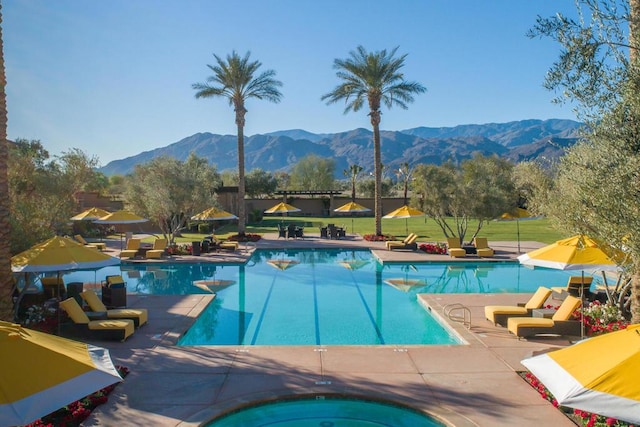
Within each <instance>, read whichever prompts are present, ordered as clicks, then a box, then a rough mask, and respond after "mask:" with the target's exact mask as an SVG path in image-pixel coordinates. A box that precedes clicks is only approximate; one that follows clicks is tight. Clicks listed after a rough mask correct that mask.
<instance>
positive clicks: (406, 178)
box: [396, 162, 413, 205]
mask: <svg viewBox="0 0 640 427" xmlns="http://www.w3.org/2000/svg"><path fill="white" fill-rule="evenodd" d="M412 175H413V167H410V166H409V163H407V162H404V163H402V164H401V165H400V167H399V168H398V170H397V171H396V176H397V177H398V181H400V180H402V190H403V192H402V194H403V196H404V204H405V205H406V204H407V201H408V199H407V193H408V191H409V183H410V182H411V180H412Z"/></svg>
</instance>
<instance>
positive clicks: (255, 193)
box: [245, 168, 278, 197]
mask: <svg viewBox="0 0 640 427" xmlns="http://www.w3.org/2000/svg"><path fill="white" fill-rule="evenodd" d="M245 184H246V187H247V194H248V195H249V196H250V197H262V196H268V195H270V194H273V193H274V192H275V191H276V188H277V186H278V181H276V178H275V177H274V176H273V175H272V174H271V173H270V172H267V171H264V170H262V169H260V168H255V169H254V170H252V171H251V172H249V173H248V174H247V176H246V183H245Z"/></svg>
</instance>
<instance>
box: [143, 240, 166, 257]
mask: <svg viewBox="0 0 640 427" xmlns="http://www.w3.org/2000/svg"><path fill="white" fill-rule="evenodd" d="M165 249H167V239H156V240H155V242H153V248H152V249H149V250H148V251H147V254H146V257H147V258H153V259H160V258H162V255H164V252H165Z"/></svg>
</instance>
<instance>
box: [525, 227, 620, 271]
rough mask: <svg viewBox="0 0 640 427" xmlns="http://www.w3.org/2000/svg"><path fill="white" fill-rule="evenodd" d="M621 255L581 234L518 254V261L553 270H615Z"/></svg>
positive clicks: (617, 268)
mask: <svg viewBox="0 0 640 427" xmlns="http://www.w3.org/2000/svg"><path fill="white" fill-rule="evenodd" d="M623 260H624V254H623V253H622V252H620V251H617V250H615V249H614V248H611V247H608V246H607V245H602V244H600V243H599V242H597V241H596V240H594V239H591V238H589V237H588V236H585V235H576V236H573V237H569V238H567V239H562V240H558V241H557V242H555V243H552V244H550V245H547V246H544V247H542V248H540V249H536V250H534V251H531V252H527V253H526V254H523V255H520V256H519V257H518V261H520V264H523V265H528V266H533V267H546V268H553V269H556V270H583V271H584V270H587V271H617V270H619V267H618V263H621V262H623Z"/></svg>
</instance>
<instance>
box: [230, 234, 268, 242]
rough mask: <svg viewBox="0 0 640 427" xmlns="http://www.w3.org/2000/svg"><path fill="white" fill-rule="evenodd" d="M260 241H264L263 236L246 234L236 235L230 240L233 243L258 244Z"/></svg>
mask: <svg viewBox="0 0 640 427" xmlns="http://www.w3.org/2000/svg"><path fill="white" fill-rule="evenodd" d="M260 239H262V236H261V235H259V234H251V233H246V234H244V235H240V234H234V235H233V236H229V239H228V240H229V241H231V242H257V241H258V240H260Z"/></svg>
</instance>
